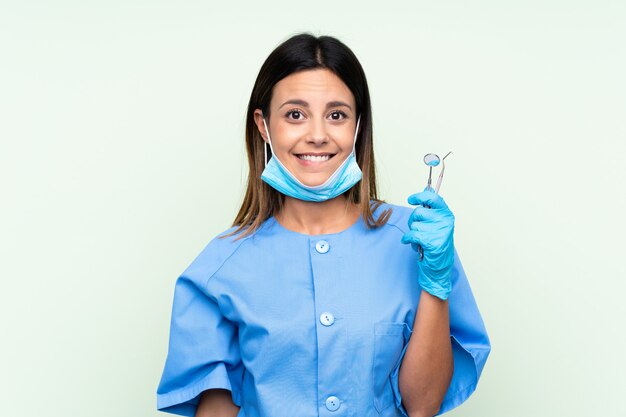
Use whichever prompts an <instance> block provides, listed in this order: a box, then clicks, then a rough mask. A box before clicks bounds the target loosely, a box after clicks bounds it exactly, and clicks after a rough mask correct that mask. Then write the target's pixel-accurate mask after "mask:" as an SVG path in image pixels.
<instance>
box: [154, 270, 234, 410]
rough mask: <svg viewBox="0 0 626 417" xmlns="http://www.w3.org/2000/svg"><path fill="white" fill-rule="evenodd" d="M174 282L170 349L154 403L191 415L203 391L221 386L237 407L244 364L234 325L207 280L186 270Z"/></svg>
mask: <svg viewBox="0 0 626 417" xmlns="http://www.w3.org/2000/svg"><path fill="white" fill-rule="evenodd" d="M186 272H188V273H187V274H186V273H183V275H181V276H180V277H179V278H178V280H177V281H176V287H175V290H174V305H173V309H172V317H171V329H170V339H169V353H168V355H167V360H166V363H165V369H164V371H163V375H162V377H161V382H160V384H159V387H158V390H157V408H158V409H159V410H160V411H166V412H169V413H173V414H178V415H182V416H193V415H194V413H195V411H196V408H197V404H198V403H199V400H200V394H201V393H202V391H204V390H207V389H209V388H223V389H227V390H230V391H231V392H232V398H233V402H234V403H235V404H236V405H238V406H241V387H242V379H243V371H244V367H243V364H242V362H241V357H240V350H239V342H238V333H237V328H236V326H235V325H234V324H233V323H232V322H230V321H228V320H227V319H226V318H225V317H224V316H223V315H222V314H221V312H220V309H219V307H218V305H217V303H216V302H215V300H214V299H211V298H209V296H208V295H207V293H206V291H205V288H206V282H207V281H208V279H202V278H194V277H193V275H194V274H193V272H194V271H186Z"/></svg>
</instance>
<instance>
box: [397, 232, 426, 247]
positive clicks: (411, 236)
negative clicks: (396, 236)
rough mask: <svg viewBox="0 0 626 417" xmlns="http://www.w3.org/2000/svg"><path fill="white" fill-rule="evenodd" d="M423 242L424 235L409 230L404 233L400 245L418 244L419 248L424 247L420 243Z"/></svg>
mask: <svg viewBox="0 0 626 417" xmlns="http://www.w3.org/2000/svg"><path fill="white" fill-rule="evenodd" d="M423 241H424V235H423V234H422V233H421V232H418V231H416V230H411V231H408V232H406V233H405V234H404V235H403V236H402V240H401V242H402V243H405V244H406V243H415V244H418V245H420V246H422V247H423V246H424V245H423V244H422V242H423Z"/></svg>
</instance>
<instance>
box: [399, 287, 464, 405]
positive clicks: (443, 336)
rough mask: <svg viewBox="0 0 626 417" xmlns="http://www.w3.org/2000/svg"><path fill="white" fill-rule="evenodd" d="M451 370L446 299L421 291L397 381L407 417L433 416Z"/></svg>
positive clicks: (447, 382)
mask: <svg viewBox="0 0 626 417" xmlns="http://www.w3.org/2000/svg"><path fill="white" fill-rule="evenodd" d="M453 368H454V364H453V357H452V343H451V341H450V319H449V311H448V300H441V299H440V298H438V297H435V296H433V295H431V294H429V293H427V292H426V291H422V292H421V294H420V302H419V305H418V308H417V313H416V317H415V324H414V326H413V333H412V334H411V338H410V339H409V343H408V347H407V350H406V354H405V356H404V359H403V360H402V364H401V366H400V372H399V382H398V384H399V388H400V391H401V393H402V403H403V405H404V408H405V409H406V411H407V412H408V414H409V416H410V417H432V416H434V415H435V414H437V412H438V411H439V407H440V406H441V403H442V401H443V398H444V396H445V393H446V391H447V389H448V386H449V385H450V381H451V379H452V373H453Z"/></svg>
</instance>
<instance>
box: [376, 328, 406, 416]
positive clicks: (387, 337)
mask: <svg viewBox="0 0 626 417" xmlns="http://www.w3.org/2000/svg"><path fill="white" fill-rule="evenodd" d="M405 326H406V324H405V323H404V322H379V323H374V360H373V363H372V383H373V389H374V407H376V410H377V411H378V412H379V413H380V412H382V411H383V410H384V409H385V408H387V407H389V406H390V405H392V404H393V403H394V398H393V390H392V389H391V380H390V378H389V376H390V374H391V371H392V370H393V369H394V368H395V366H396V365H397V364H398V361H399V359H400V355H401V354H402V349H403V348H404V343H405V342H404V330H405Z"/></svg>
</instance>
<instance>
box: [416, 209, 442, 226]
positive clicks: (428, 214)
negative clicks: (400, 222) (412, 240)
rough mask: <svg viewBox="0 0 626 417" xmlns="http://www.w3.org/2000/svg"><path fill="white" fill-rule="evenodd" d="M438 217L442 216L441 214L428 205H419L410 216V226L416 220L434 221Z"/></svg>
mask: <svg viewBox="0 0 626 417" xmlns="http://www.w3.org/2000/svg"><path fill="white" fill-rule="evenodd" d="M437 217H441V214H439V213H437V212H436V211H434V210H431V209H429V208H427V207H421V206H417V207H415V209H414V210H413V212H412V213H411V215H410V216H409V222H408V223H409V227H411V224H412V223H414V222H423V221H433V220H435V219H436V218H437Z"/></svg>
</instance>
